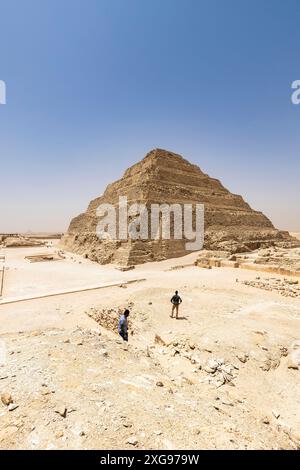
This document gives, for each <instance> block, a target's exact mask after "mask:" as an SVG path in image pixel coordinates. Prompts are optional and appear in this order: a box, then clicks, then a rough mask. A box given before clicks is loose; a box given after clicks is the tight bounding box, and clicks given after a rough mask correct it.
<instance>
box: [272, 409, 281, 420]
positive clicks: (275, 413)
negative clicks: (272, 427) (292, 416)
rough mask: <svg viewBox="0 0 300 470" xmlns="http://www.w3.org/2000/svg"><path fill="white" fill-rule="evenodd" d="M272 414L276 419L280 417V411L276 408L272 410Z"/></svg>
mask: <svg viewBox="0 0 300 470" xmlns="http://www.w3.org/2000/svg"><path fill="white" fill-rule="evenodd" d="M272 415H273V416H274V418H275V419H278V418H279V417H280V413H278V411H276V410H272Z"/></svg>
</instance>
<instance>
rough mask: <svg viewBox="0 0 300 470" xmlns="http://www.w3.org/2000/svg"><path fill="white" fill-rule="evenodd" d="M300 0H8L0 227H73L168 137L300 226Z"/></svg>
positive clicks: (263, 206)
mask: <svg viewBox="0 0 300 470" xmlns="http://www.w3.org/2000/svg"><path fill="white" fill-rule="evenodd" d="M299 24H300V2H299V1H298V0H287V1H281V0H226V1H225V0H151V1H150V0H0V80H4V81H5V82H6V85H7V104H6V105H5V106H0V174H1V180H0V181H1V184H0V201H1V202H0V232H2V231H26V230H28V229H31V230H41V231H42V230H51V231H55V230H65V229H66V228H67V225H68V222H69V220H70V219H71V217H73V216H74V215H77V214H78V213H80V212H81V211H84V210H85V208H86V206H87V204H88V202H89V201H90V199H92V198H94V197H96V196H98V195H100V194H101V193H102V192H103V190H104V188H105V186H106V185H107V183H109V182H111V181H112V180H115V179H117V178H119V177H120V176H121V175H122V174H123V172H124V170H125V169H126V168H127V167H128V166H130V165H132V164H133V163H135V162H136V161H138V160H140V159H141V158H142V157H143V156H144V155H145V154H146V153H147V152H148V151H149V150H150V149H152V148H155V147H162V148H166V149H169V150H173V151H175V152H177V153H180V154H182V155H183V156H184V157H186V158H188V159H189V160H190V161H192V162H194V163H197V164H198V165H200V167H201V168H202V169H203V171H205V172H207V173H209V174H210V175H211V176H214V177H217V178H219V179H221V180H222V182H223V184H224V185H225V186H226V187H228V189H230V190H231V191H233V192H236V193H239V194H242V195H243V196H244V198H245V199H246V200H247V201H248V202H249V203H250V204H251V205H252V206H253V207H254V208H255V209H259V210H263V211H264V212H265V213H266V214H267V215H268V216H269V217H270V218H271V219H272V221H273V222H274V223H275V225H277V226H278V227H280V228H283V229H291V230H295V231H297V230H298V231H300V204H299V193H300V190H299V175H300V160H299V148H300V145H299V144H300V105H299V106H295V105H292V104H291V99H290V96H291V83H292V81H294V80H296V79H300V60H299V45H300V27H299Z"/></svg>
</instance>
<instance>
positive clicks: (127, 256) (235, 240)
mask: <svg viewBox="0 0 300 470" xmlns="http://www.w3.org/2000/svg"><path fill="white" fill-rule="evenodd" d="M119 196H126V197H127V201H128V204H129V205H131V204H133V203H143V204H145V205H146V207H147V209H148V210H149V209H150V206H151V204H174V203H176V204H180V205H183V204H193V205H195V204H197V203H200V204H204V206H205V240H204V247H205V248H207V249H210V250H226V251H228V252H229V253H236V252H241V251H242V252H246V251H251V250H253V249H257V248H260V247H268V246H273V245H276V244H278V245H279V246H280V245H282V246H300V244H299V241H296V239H294V238H292V237H291V236H290V235H289V234H288V233H287V232H282V231H279V230H276V229H275V228H274V226H273V225H272V223H271V222H270V220H269V219H268V218H267V217H266V216H265V215H264V214H262V213H261V212H258V211H255V210H253V209H252V208H251V207H250V206H249V205H248V204H247V203H246V202H245V201H244V200H243V198H242V197H241V196H238V195H235V194H232V193H231V192H230V191H228V190H227V189H226V188H224V186H223V185H222V184H221V182H220V181H219V180H217V179H215V178H211V177H210V176H208V175H207V174H205V173H203V172H202V171H201V169H200V168H199V167H198V166H196V165H193V164H191V163H189V162H188V161H187V160H185V159H184V158H183V157H181V156H180V155H177V154H175V153H172V152H169V151H166V150H161V149H155V150H152V151H151V152H149V153H148V154H147V155H146V157H145V158H144V159H143V160H141V161H140V162H139V163H137V164H135V165H133V166H132V167H131V168H129V169H128V170H127V171H126V172H125V174H124V176H123V178H121V179H120V180H118V181H116V182H114V183H112V184H110V185H108V187H107V188H106V190H105V192H104V194H103V195H102V196H101V197H98V198H96V199H94V200H93V201H91V203H90V204H89V206H88V209H87V211H86V212H85V213H83V214H80V215H78V216H77V217H75V218H74V219H73V220H72V221H71V223H70V226H69V229H68V232H67V234H66V235H65V236H64V237H63V239H62V244H63V246H65V247H66V249H67V250H70V251H73V252H75V253H78V254H81V255H83V256H85V257H86V258H89V259H91V260H92V261H97V262H98V263H101V264H107V263H116V264H119V265H123V266H133V265H136V264H140V263H145V262H149V261H160V260H164V259H167V258H176V257H179V256H184V255H186V254H187V253H189V252H188V251H187V250H186V246H185V245H186V240H185V239H182V240H177V239H174V237H173V238H172V237H171V239H170V240H162V239H159V240H151V239H149V240H131V239H129V240H124V241H121V240H111V239H108V238H107V239H105V240H100V239H99V238H98V236H97V234H96V227H97V224H98V222H99V218H98V216H97V208H98V207H99V206H100V205H101V204H106V203H109V204H112V205H114V207H115V208H116V209H118V204H119ZM149 219H150V218H149ZM149 226H150V221H149ZM149 228H150V227H149ZM172 228H173V222H172V223H171V234H172Z"/></svg>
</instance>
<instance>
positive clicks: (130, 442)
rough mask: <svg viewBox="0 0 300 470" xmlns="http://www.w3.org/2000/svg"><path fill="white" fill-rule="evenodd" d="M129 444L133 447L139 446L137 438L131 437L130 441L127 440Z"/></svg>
mask: <svg viewBox="0 0 300 470" xmlns="http://www.w3.org/2000/svg"><path fill="white" fill-rule="evenodd" d="M127 444H130V445H131V446H137V445H138V440H137V438H136V437H135V436H131V437H129V439H127Z"/></svg>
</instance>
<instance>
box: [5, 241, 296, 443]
mask: <svg viewBox="0 0 300 470" xmlns="http://www.w3.org/2000/svg"><path fill="white" fill-rule="evenodd" d="M58 250H59V248H58V247H57V246H56V244H55V243H53V245H52V246H49V247H48V248H40V247H30V248H3V249H1V253H2V254H4V255H5V257H6V259H5V267H6V269H5V279H4V290H3V297H2V300H1V301H0V314H1V323H0V346H1V351H2V354H1V356H0V360H1V361H2V364H1V365H0V392H1V397H2V403H0V448H1V449H24V448H29V449H76V448H80V449H95V448H97V449H117V448H122V449H127V448H128V449H129V448H131V449H132V448H134V449H179V448H180V449H227V448H229V449H296V448H299V446H300V412H299V410H300V398H299V397H300V380H299V367H300V366H298V362H297V361H298V358H299V349H298V348H299V346H300V345H299V320H300V313H299V297H284V296H282V295H280V293H279V292H278V291H274V290H270V291H268V290H265V289H261V288H260V289H258V288H256V287H252V286H251V282H254V281H255V280H257V277H259V278H260V280H263V281H265V282H266V283H268V282H269V280H270V278H271V277H274V275H272V274H268V273H257V272H252V271H248V270H246V269H234V268H226V267H224V268H212V269H202V268H200V267H198V266H194V265H193V263H194V262H195V261H196V259H197V258H198V257H199V253H193V254H190V255H187V256H184V257H181V258H177V259H169V260H165V261H160V262H152V263H145V264H143V265H138V266H136V267H135V269H133V270H130V271H126V272H122V271H120V270H119V269H117V267H116V266H114V265H111V264H107V265H105V266H101V265H99V264H97V263H93V262H91V261H90V260H87V259H83V258H82V257H80V256H78V255H74V254H72V253H68V252H65V253H64V256H65V258H64V259H61V260H58V261H46V262H37V263H30V262H29V261H28V260H27V259H25V256H28V255H34V254H40V253H42V252H45V251H46V252H47V253H48V254H49V253H55V252H57V251H58ZM275 277H276V279H279V280H282V281H283V280H284V278H285V277H284V276H281V275H278V274H276V275H275ZM288 279H289V280H290V281H292V282H293V283H295V284H292V285H295V286H296V285H297V281H298V279H299V278H296V277H292V276H290V277H289V278H288ZM128 282H129V283H128ZM278 282H279V281H278ZM245 283H246V284H245ZM111 284H114V285H113V286H111ZM247 284H248V285H247ZM101 286H103V287H102V288H101ZM83 288H85V289H90V290H85V291H82V292H73V293H65V294H64V293H63V292H64V291H66V290H68V291H72V290H76V289H83ZM175 289H178V290H179V293H180V295H181V297H182V299H183V303H182V306H181V308H180V318H179V319H178V320H175V319H171V318H170V311H171V304H170V298H171V296H172V295H173V293H174V290H175ZM50 294H53V295H52V296H49V295H50ZM54 294H60V295H54ZM43 296H45V297H43ZM30 297H33V299H32V300H26V299H28V298H30ZM38 297H40V298H38ZM22 298H23V299H25V300H23V301H22V300H21V299H22ZM126 307H129V308H130V310H131V315H130V337H129V344H128V345H126V344H125V343H124V342H123V341H122V340H121V339H120V337H119V336H118V334H117V319H118V315H119V312H121V311H122V310H123V309H124V308H126ZM10 402H11V403H10Z"/></svg>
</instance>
